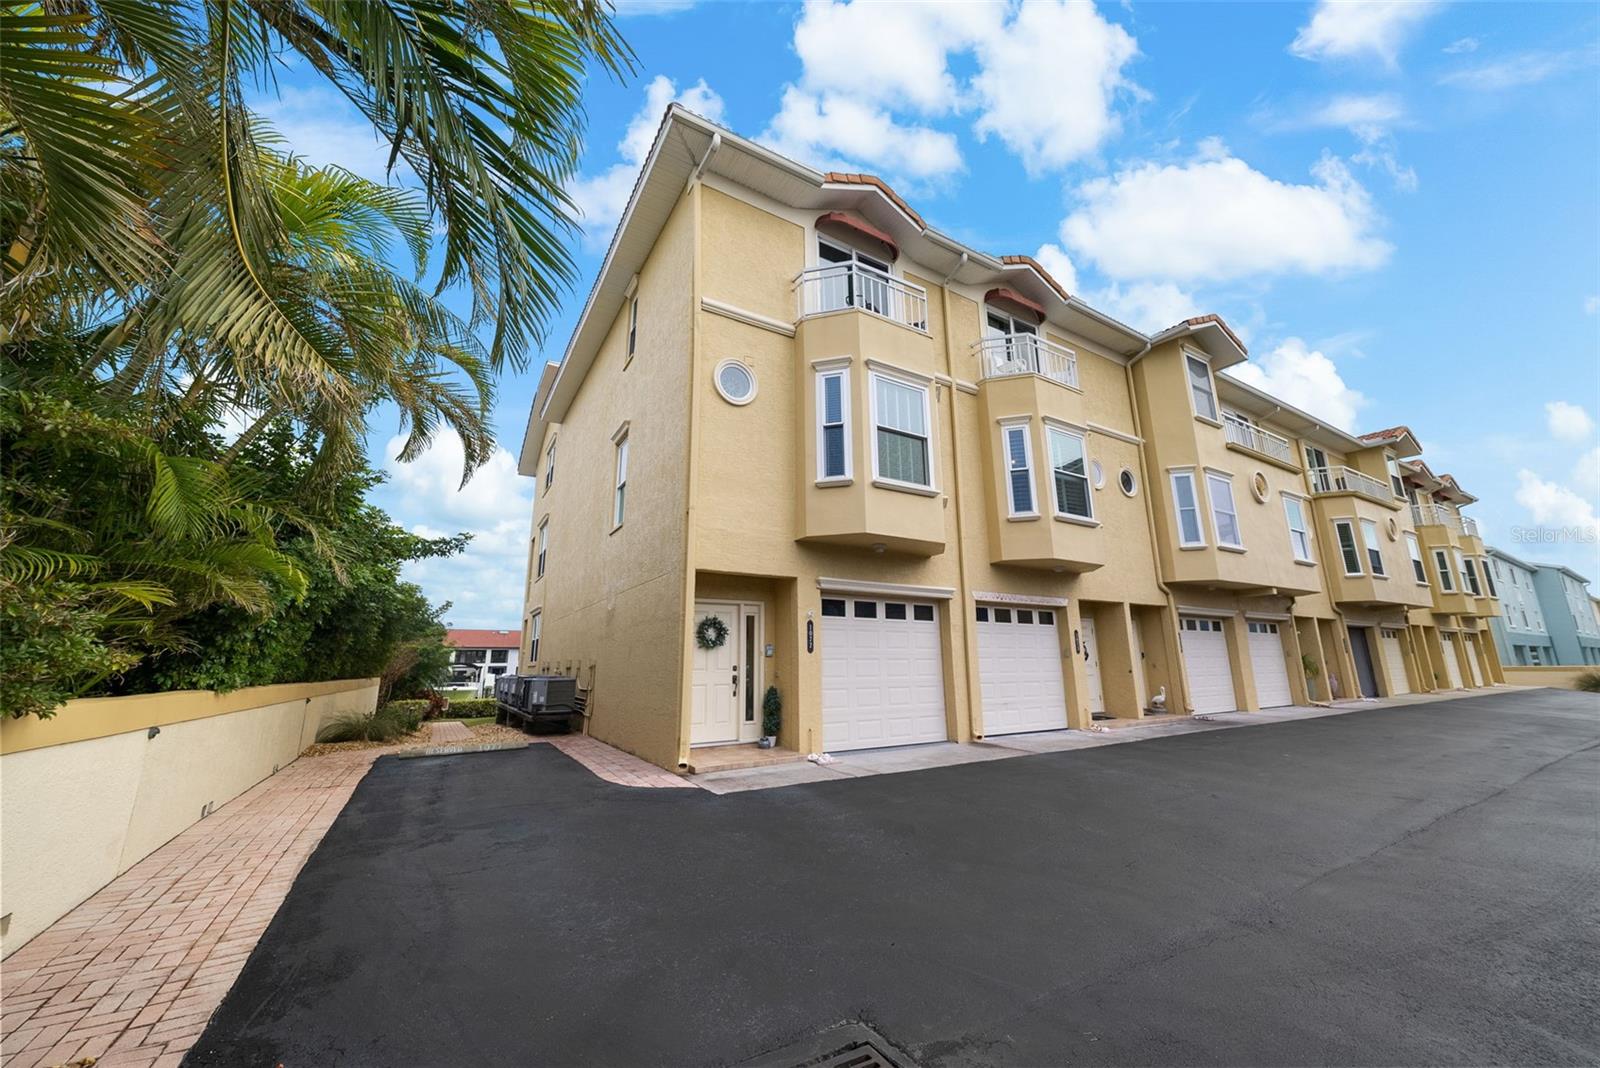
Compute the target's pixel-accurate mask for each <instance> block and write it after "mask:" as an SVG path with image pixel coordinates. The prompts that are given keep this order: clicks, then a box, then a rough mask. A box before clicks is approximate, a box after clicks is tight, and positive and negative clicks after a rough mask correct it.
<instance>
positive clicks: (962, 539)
mask: <svg viewBox="0 0 1600 1068" xmlns="http://www.w3.org/2000/svg"><path fill="white" fill-rule="evenodd" d="M966 265H967V253H966V252H965V251H963V252H962V253H961V257H960V258H959V259H958V260H956V265H955V266H954V267H952V268H951V269H950V273H949V274H947V275H945V276H944V280H943V281H942V282H940V283H939V310H940V316H941V317H942V318H943V319H944V373H945V374H946V375H947V376H948V377H949V379H950V404H949V409H948V411H949V419H948V420H947V423H948V427H949V434H950V500H951V501H952V502H954V508H955V513H956V582H957V583H958V585H959V587H960V589H961V594H960V596H959V597H957V598H956V600H955V602H954V603H955V604H957V605H958V606H959V607H958V608H957V610H958V611H959V612H960V613H961V634H962V641H961V662H962V663H963V664H965V665H966V673H967V677H966V684H967V729H968V731H969V732H970V733H971V734H972V735H973V736H974V737H977V735H978V732H977V731H976V730H974V729H973V719H974V712H975V710H976V709H978V708H979V706H980V702H979V701H978V700H977V699H976V696H975V695H974V692H973V686H974V683H975V680H976V679H977V677H978V666H977V664H976V663H974V662H973V659H972V655H973V654H972V646H973V642H972V640H971V639H972V633H971V631H970V629H969V628H968V626H967V600H966V598H967V593H968V592H969V591H968V586H967V539H966V536H965V534H966V525H965V524H964V523H963V521H962V518H961V505H962V502H963V501H965V500H966V498H965V497H963V496H962V494H961V440H960V438H959V437H958V436H957V434H956V394H957V393H959V392H960V391H959V390H958V389H956V367H955V359H956V358H955V348H954V346H953V344H952V342H951V338H950V282H951V280H953V279H954V278H955V276H956V275H958V274H960V273H961V268H963V267H965V266H966ZM952 629H953V628H952ZM980 714H981V713H980Z"/></svg>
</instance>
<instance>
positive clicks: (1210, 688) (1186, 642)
mask: <svg viewBox="0 0 1600 1068" xmlns="http://www.w3.org/2000/svg"><path fill="white" fill-rule="evenodd" d="M1223 626H1224V623H1223V621H1222V620H1220V619H1212V618H1207V617H1200V616H1182V617H1180V618H1179V620H1178V639H1179V643H1180V644H1181V645H1182V646H1183V667H1184V671H1185V673H1186V674H1188V676H1189V703H1190V704H1191V705H1193V706H1194V711H1195V714H1196V715H1206V714H1208V713H1212V712H1236V711H1238V709H1239V699H1238V697H1237V696H1235V694H1234V692H1233V669H1232V667H1231V665H1230V664H1229V663H1228V635H1227V633H1226V632H1225V631H1224V630H1223V629H1222V628H1223Z"/></svg>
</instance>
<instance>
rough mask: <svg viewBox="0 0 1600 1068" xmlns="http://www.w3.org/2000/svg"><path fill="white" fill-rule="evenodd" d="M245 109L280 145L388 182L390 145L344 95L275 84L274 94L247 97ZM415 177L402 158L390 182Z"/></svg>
mask: <svg viewBox="0 0 1600 1068" xmlns="http://www.w3.org/2000/svg"><path fill="white" fill-rule="evenodd" d="M250 110H251V111H253V112H255V113H256V114H257V115H259V116H261V117H262V118H263V119H265V120H266V121H267V123H268V124H269V125H270V126H271V127H272V128H273V129H274V130H276V131H277V132H278V133H279V135H281V136H282V137H283V139H284V144H283V145H282V146H281V147H282V148H283V149H284V150H286V151H288V152H291V153H293V154H294V155H296V156H299V157H301V158H303V159H304V160H305V161H306V162H308V163H310V164H312V165H313V166H318V167H326V166H336V167H343V168H344V169H345V170H347V171H353V172H355V173H356V174H359V175H361V177H363V178H367V179H370V180H371V181H374V182H385V183H387V182H389V181H390V178H389V176H388V173H387V168H388V163H389V151H390V146H389V144H388V143H387V142H385V141H384V140H383V139H382V138H380V137H379V136H378V132H377V130H376V129H375V128H374V127H373V125H372V123H370V122H368V121H367V120H366V118H364V117H363V116H362V114H361V112H359V111H357V110H356V108H355V105H354V104H352V103H350V101H348V100H346V99H345V97H344V95H343V94H341V93H339V92H336V91H335V90H333V89H329V88H326V87H324V86H320V85H313V86H294V85H280V86H279V91H278V95H277V96H275V97H264V98H262V99H260V100H255V101H252V102H251V104H250ZM415 180H416V178H415V175H414V174H413V173H412V171H411V168H410V166H408V165H407V164H406V162H405V160H403V159H396V160H395V176H394V181H395V182H397V183H406V184H411V183H414V182H415Z"/></svg>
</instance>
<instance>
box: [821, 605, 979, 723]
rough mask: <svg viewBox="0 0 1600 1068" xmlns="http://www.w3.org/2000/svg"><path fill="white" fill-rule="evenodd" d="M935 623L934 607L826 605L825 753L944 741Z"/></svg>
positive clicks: (823, 685)
mask: <svg viewBox="0 0 1600 1068" xmlns="http://www.w3.org/2000/svg"><path fill="white" fill-rule="evenodd" d="M938 617H939V614H938V612H937V611H936V610H935V608H934V606H933V605H931V604H920V603H916V602H912V601H894V600H888V599H883V598H870V597H838V598H826V597H825V598H823V601H822V745H823V748H824V749H828V750H831V751H835V752H842V751H844V750H846V749H872V748H876V747H878V746H885V745H911V744H913V743H916V742H942V741H944V740H945V738H946V737H947V736H948V735H947V732H946V730H945V722H944V673H943V671H942V670H941V669H940V657H939V624H938V623H937V622H936V620H937V619H938Z"/></svg>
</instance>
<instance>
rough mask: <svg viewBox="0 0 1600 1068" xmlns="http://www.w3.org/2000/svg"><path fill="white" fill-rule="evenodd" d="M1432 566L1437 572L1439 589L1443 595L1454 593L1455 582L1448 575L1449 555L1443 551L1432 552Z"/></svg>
mask: <svg viewBox="0 0 1600 1068" xmlns="http://www.w3.org/2000/svg"><path fill="white" fill-rule="evenodd" d="M1433 566H1434V567H1435V568H1437V569H1438V571H1439V588H1440V589H1441V590H1443V591H1444V592H1445V593H1454V592H1455V589H1456V580H1455V579H1454V578H1452V577H1451V575H1450V555H1449V554H1448V553H1446V552H1445V551H1444V550H1443V549H1435V550H1433Z"/></svg>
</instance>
